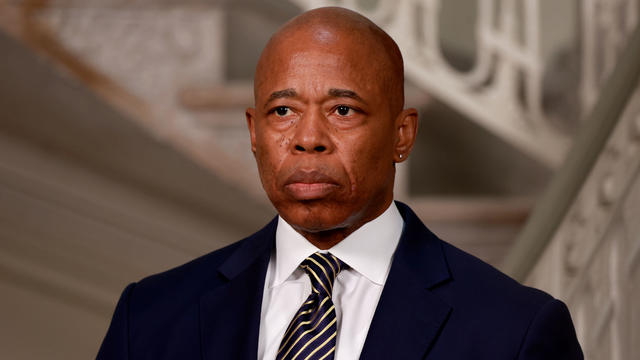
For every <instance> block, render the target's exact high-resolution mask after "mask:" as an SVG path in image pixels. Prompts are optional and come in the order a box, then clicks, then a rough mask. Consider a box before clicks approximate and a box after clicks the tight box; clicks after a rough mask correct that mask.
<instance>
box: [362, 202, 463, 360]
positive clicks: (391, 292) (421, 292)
mask: <svg viewBox="0 0 640 360" xmlns="http://www.w3.org/2000/svg"><path fill="white" fill-rule="evenodd" d="M397 205H398V209H399V210H400V213H401V214H402V217H403V218H404V221H405V229H404V231H403V233H402V237H401V238H400V243H399V244H398V248H397V249H396V252H395V254H394V259H393V263H392V265H391V271H390V273H389V277H388V278H387V282H386V283H385V286H384V289H383V291H382V295H381V297H380V301H379V302H378V307H377V308H376V312H375V314H374V317H373V320H372V322H371V326H370V327H369V333H368V334H367V339H366V341H365V344H364V348H363V350H362V354H361V355H360V358H361V359H408V360H417V359H422V358H424V357H425V356H426V354H427V353H428V352H429V349H430V348H431V347H432V346H433V343H434V342H435V341H436V339H437V337H438V334H439V333H440V332H441V330H442V328H443V327H444V325H445V323H446V321H447V319H448V317H449V313H450V312H451V307H450V306H449V305H448V304H447V303H445V302H444V301H443V300H442V299H440V298H439V297H438V296H437V295H435V294H434V293H433V292H432V290H433V289H434V288H435V287H437V286H438V285H440V284H443V283H444V282H446V281H448V280H449V279H450V278H451V275H450V272H449V268H448V265H447V262H446V258H445V254H444V250H443V248H442V241H440V240H439V239H438V238H437V237H436V236H435V235H434V234H433V233H431V232H430V231H429V230H428V229H427V228H426V227H425V226H424V224H422V222H421V221H420V219H419V218H418V217H417V216H416V215H415V214H414V213H413V211H411V209H410V208H409V207H408V206H406V205H405V204H402V203H400V202H397Z"/></svg>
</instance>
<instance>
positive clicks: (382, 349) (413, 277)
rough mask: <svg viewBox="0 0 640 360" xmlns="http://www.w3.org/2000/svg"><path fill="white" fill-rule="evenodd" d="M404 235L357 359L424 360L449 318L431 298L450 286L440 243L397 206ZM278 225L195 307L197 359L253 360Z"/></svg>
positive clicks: (233, 260) (226, 268) (231, 262)
mask: <svg viewBox="0 0 640 360" xmlns="http://www.w3.org/2000/svg"><path fill="white" fill-rule="evenodd" d="M396 204H397V206H398V209H399V210H400V214H401V215H402V217H403V218H404V222H405V225H404V230H403V233H402V237H401V238H400V242H399V244H398V248H397V249H396V252H395V254H394V259H393V262H392V265H391V271H390V273H389V277H388V278H387V282H386V284H385V287H384V290H383V291H382V295H381V297H380V301H379V303H378V306H377V308H376V312H375V315H374V317H373V320H372V322H371V326H370V328H369V333H368V335H367V339H366V341H365V344H364V348H363V350H362V354H361V359H378V358H379V359H408V360H416V359H422V358H423V357H424V356H425V355H426V354H427V353H428V351H429V349H430V347H431V346H432V345H433V343H434V341H435V340H436V338H437V336H438V334H439V333H440V331H441V329H442V327H443V326H444V324H445V323H446V320H447V318H448V316H449V313H450V311H451V307H450V306H449V305H448V304H446V303H445V302H443V301H442V300H441V299H440V298H439V297H438V296H436V295H435V294H433V292H432V290H433V289H434V288H436V287H437V286H438V285H440V284H443V283H444V282H446V281H448V280H449V279H450V278H451V275H450V272H449V268H448V265H447V262H446V258H445V255H444V251H443V248H442V242H441V241H440V240H439V239H438V238H437V237H436V236H435V235H434V234H433V233H431V232H430V231H429V230H428V229H427V228H426V227H425V226H424V225H423V224H422V222H421V221H420V219H419V218H418V217H417V216H416V215H415V214H414V213H413V211H411V209H410V208H409V207H408V206H407V205H405V204H403V203H401V202H396ZM276 226H277V218H275V219H274V220H272V221H271V222H270V223H269V224H268V225H267V226H265V227H264V228H263V229H262V230H260V231H258V232H257V233H255V234H254V235H252V236H250V237H249V238H247V239H245V240H244V241H242V242H241V244H240V245H239V246H238V248H237V249H236V250H235V251H234V252H233V253H232V254H231V256H229V258H228V259H227V260H226V261H225V262H224V263H223V264H222V265H221V266H220V267H219V268H218V272H219V274H220V276H221V277H222V279H223V281H222V284H221V285H219V286H218V287H216V288H215V289H213V290H211V291H210V292H208V293H206V294H205V295H203V296H202V298H201V300H200V321H201V337H202V338H201V340H202V344H203V348H202V352H203V358H204V359H206V360H213V359H255V358H256V356H257V353H258V350H257V348H258V335H259V334H258V333H259V329H260V313H261V307H262V294H263V288H264V279H265V275H266V271H267V266H268V264H269V257H270V254H271V250H272V249H273V246H274V243H275V231H276Z"/></svg>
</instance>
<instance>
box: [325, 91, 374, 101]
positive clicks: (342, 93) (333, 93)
mask: <svg viewBox="0 0 640 360" xmlns="http://www.w3.org/2000/svg"><path fill="white" fill-rule="evenodd" d="M329 96H333V97H347V98H352V99H355V100H358V101H360V102H362V103H365V104H366V103H367V102H366V101H364V99H363V98H361V97H360V96H359V95H358V94H356V92H355V91H353V90H347V89H329Z"/></svg>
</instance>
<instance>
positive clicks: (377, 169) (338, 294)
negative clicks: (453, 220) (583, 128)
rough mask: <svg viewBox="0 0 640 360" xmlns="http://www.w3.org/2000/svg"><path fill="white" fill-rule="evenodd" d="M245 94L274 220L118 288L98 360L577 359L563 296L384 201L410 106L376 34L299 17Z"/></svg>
mask: <svg viewBox="0 0 640 360" xmlns="http://www.w3.org/2000/svg"><path fill="white" fill-rule="evenodd" d="M254 92H255V108H250V109H248V110H247V112H246V117H247V123H248V126H249V131H250V134H251V146H252V150H253V153H254V154H255V158H256V162H257V164H258V169H259V172H260V177H261V180H262V184H263V187H264V189H265V191H266V192H267V194H268V196H269V199H270V200H271V202H272V203H273V205H274V206H275V208H276V209H277V210H278V214H279V216H278V217H277V218H276V219H274V220H273V221H272V222H271V223H270V224H268V225H267V226H266V227H265V228H263V229H262V230H260V231H259V232H257V233H256V234H254V235H252V236H250V237H248V238H246V239H244V240H242V241H240V242H238V243H235V244H233V245H230V246H228V247H226V248H223V249H221V250H218V251H215V252H213V253H210V254H208V255H205V256H203V257H201V258H199V259H196V260H194V261H192V262H190V263H188V264H185V265H183V266H181V267H179V268H176V269H173V270H170V271H168V272H165V273H162V274H159V275H155V276H151V277H149V278H146V279H144V280H142V281H140V282H138V283H137V284H132V285H130V286H129V287H127V288H126V289H125V291H124V293H123V295H122V297H121V299H120V301H119V303H118V306H117V308H116V311H115V314H114V317H113V321H112V324H111V327H110V329H109V331H108V333H107V336H106V338H105V340H104V343H103V345H102V347H101V349H100V352H99V354H98V358H99V359H256V358H259V359H301V360H302V359H336V360H347V359H358V358H361V359H425V358H426V359H448V360H452V359H492V360H497V359H581V358H582V353H581V350H580V346H579V344H578V342H577V340H576V336H575V331H574V329H573V325H572V322H571V318H570V315H569V312H568V310H567V308H566V307H565V306H564V304H562V303H561V302H560V301H558V300H555V299H553V298H552V297H550V296H549V295H547V294H545V293H543V292H541V291H538V290H534V289H530V288H527V287H524V286H522V285H520V284H518V283H516V282H515V281H513V280H511V279H509V278H508V277H506V276H505V275H503V274H501V273H499V272H498V271H497V270H495V269H493V268H492V267H490V266H488V265H486V264H484V263H483V262H481V261H480V260H478V259H476V258H474V257H472V256H470V255H468V254H466V253H464V252H462V251H460V250H458V249H456V248H454V247H452V246H450V245H448V244H447V243H444V242H443V241H441V240H439V239H438V238H437V237H436V236H435V235H433V234H432V233H431V232H429V230H427V228H426V227H424V225H423V224H422V223H421V222H420V220H419V219H418V218H417V217H416V215H415V214H414V213H413V212H412V211H411V209H409V208H408V207H407V206H406V205H403V204H401V203H394V202H393V182H394V175H395V163H398V162H402V161H404V160H405V159H406V158H407V156H408V155H409V153H410V152H411V148H412V146H413V143H414V140H415V136H416V131H417V116H418V115H417V112H416V110H415V109H404V110H403V106H404V95H403V65H402V57H401V54H400V51H399V50H398V47H397V46H396V44H395V43H394V41H393V40H392V39H391V38H390V37H389V36H388V35H387V34H386V33H384V31H382V30H381V29H380V28H378V27H377V26H375V25H374V24H373V23H371V22H370V21H369V20H367V19H366V18H364V17H362V16H360V15H358V14H356V13H354V12H351V11H348V10H345V9H339V8H322V9H316V10H313V11H310V12H307V13H304V14H302V15H300V16H299V17H297V18H295V19H293V20H292V21H290V22H289V23H287V24H285V25H284V27H282V28H281V29H280V30H279V31H278V32H277V33H276V34H275V35H274V36H273V37H272V38H271V40H270V41H269V43H268V45H267V46H266V48H265V49H264V51H263V53H262V56H261V58H260V61H259V63H258V66H257V70H256V75H255V84H254ZM434 176H437V175H434Z"/></svg>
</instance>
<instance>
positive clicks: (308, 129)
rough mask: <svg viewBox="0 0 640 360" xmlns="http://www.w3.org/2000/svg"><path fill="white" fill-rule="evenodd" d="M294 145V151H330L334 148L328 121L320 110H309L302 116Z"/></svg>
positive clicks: (296, 130)
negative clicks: (328, 129)
mask: <svg viewBox="0 0 640 360" xmlns="http://www.w3.org/2000/svg"><path fill="white" fill-rule="evenodd" d="M292 145H293V149H292V150H293V152H294V153H328V152H331V151H332V150H333V146H332V143H331V139H330V138H329V134H328V133H327V122H326V119H325V117H324V115H323V114H322V113H321V112H320V111H307V112H305V114H304V115H303V116H302V118H300V120H299V122H298V124H297V126H296V129H295V135H294V138H293V142H292Z"/></svg>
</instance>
